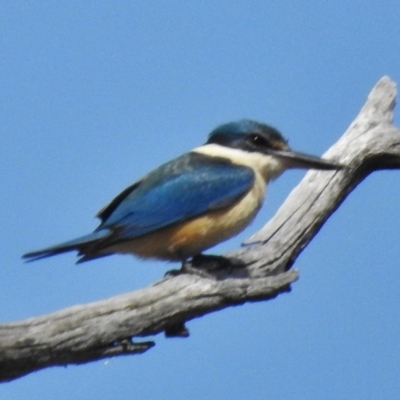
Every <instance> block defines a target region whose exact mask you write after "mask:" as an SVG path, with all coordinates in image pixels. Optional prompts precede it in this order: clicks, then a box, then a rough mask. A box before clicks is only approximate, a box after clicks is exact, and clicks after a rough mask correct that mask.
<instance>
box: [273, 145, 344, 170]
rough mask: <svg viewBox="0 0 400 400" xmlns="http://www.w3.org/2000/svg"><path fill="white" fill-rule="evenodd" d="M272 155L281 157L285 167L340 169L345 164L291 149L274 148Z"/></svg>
mask: <svg viewBox="0 0 400 400" xmlns="http://www.w3.org/2000/svg"><path fill="white" fill-rule="evenodd" d="M273 155H274V156H275V157H278V158H280V159H282V161H284V162H285V164H286V166H287V168H305V169H323V170H329V169H342V168H344V167H345V166H344V165H343V164H339V163H336V162H333V161H328V160H324V159H323V158H320V157H315V156H310V155H308V154H304V153H298V152H296V151H292V150H274V152H273Z"/></svg>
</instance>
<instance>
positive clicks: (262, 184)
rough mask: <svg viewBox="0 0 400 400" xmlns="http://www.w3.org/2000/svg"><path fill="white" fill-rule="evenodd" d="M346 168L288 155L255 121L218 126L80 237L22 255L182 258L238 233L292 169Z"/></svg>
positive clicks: (130, 190)
mask: <svg viewBox="0 0 400 400" xmlns="http://www.w3.org/2000/svg"><path fill="white" fill-rule="evenodd" d="M342 167H343V165H341V164H339V163H336V162H333V161H328V160H324V159H322V158H319V157H314V156H311V155H307V154H303V153H298V152H295V151H292V150H291V149H290V148H289V146H288V142H287V141H286V140H285V139H284V138H283V136H282V135H281V134H280V133H279V132H278V131H277V130H276V129H275V128H273V127H271V126H269V125H266V124H264V123H260V122H256V121H253V120H248V119H245V120H240V121H237V122H230V123H227V124H224V125H221V126H219V127H217V128H216V129H214V130H213V131H212V132H211V133H210V135H209V136H208V140H207V141H206V143H205V144H204V145H202V146H200V147H196V148H195V149H193V150H191V151H190V152H188V153H186V154H184V155H182V156H180V157H178V158H175V159H173V160H172V161H169V162H167V163H165V164H163V165H161V166H159V167H158V168H156V169H155V170H153V171H152V172H150V173H149V174H147V175H145V176H144V177H143V178H142V179H140V180H138V181H136V182H135V183H133V184H132V185H130V186H129V187H127V188H126V189H125V190H123V191H122V192H121V193H120V194H119V195H118V196H117V197H115V198H114V199H113V200H112V201H111V202H110V203H109V204H108V205H107V206H106V207H104V208H103V209H102V210H101V211H100V212H99V213H98V214H97V217H99V219H100V225H99V226H98V227H97V228H96V229H95V230H94V232H93V233H90V234H88V235H85V236H81V237H79V238H77V239H74V240H70V241H67V242H64V243H61V244H57V245H55V246H51V247H48V248H45V249H42V250H37V251H33V252H30V253H27V254H25V255H23V258H25V259H27V260H29V261H34V260H38V259H42V258H46V257H50V256H53V255H56V254H60V253H66V252H69V251H74V250H75V251H77V252H78V256H79V257H80V258H79V259H78V261H77V263H82V262H85V261H89V260H93V259H96V258H99V257H104V256H109V255H112V254H115V253H122V254H133V255H135V256H137V257H139V258H143V259H159V260H166V261H181V262H182V265H184V263H186V262H187V261H188V260H191V259H193V258H194V257H197V256H201V254H202V253H203V251H205V250H207V249H209V248H211V247H213V246H215V245H216V244H218V243H221V242H223V241H225V240H227V239H229V238H231V237H233V236H235V235H237V234H238V233H239V232H241V231H242V230H243V229H244V228H246V227H247V226H248V225H249V224H250V223H251V222H252V221H253V219H254V217H255V216H256V214H257V213H258V211H259V210H260V208H261V206H262V204H263V201H264V197H265V191H266V186H267V184H268V183H269V182H270V181H272V180H274V179H276V178H277V177H278V176H279V175H281V174H282V172H283V171H285V170H286V169H290V168H305V169H319V170H338V169H341V168H342Z"/></svg>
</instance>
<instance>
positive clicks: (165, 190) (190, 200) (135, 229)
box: [97, 153, 254, 241]
mask: <svg viewBox="0 0 400 400" xmlns="http://www.w3.org/2000/svg"><path fill="white" fill-rule="evenodd" d="M253 181H254V173H253V171H252V170H251V169H250V168H247V167H243V166H238V165H234V164H232V163H230V162H229V161H228V160H226V159H221V158H217V159H215V158H213V157H207V156H204V155H201V154H197V153H189V154H187V155H184V156H182V157H179V158H177V159H176V160H173V161H171V162H169V163H167V164H164V165H162V166H161V167H159V168H158V169H156V170H155V171H153V172H152V173H151V174H150V175H148V176H147V177H145V178H144V179H143V180H142V181H139V182H138V183H136V184H134V185H133V186H131V187H130V188H128V189H126V190H125V191H124V192H122V193H121V195H119V196H118V197H116V198H115V199H114V200H113V201H112V202H111V203H110V205H109V206H107V207H106V208H105V209H104V210H102V211H101V212H100V214H99V217H100V218H102V223H101V224H100V226H99V227H98V229H97V230H103V229H105V228H108V229H110V230H113V231H118V232H119V233H118V235H117V236H118V239H117V241H119V240H128V239H133V238H135V237H138V236H142V235H144V234H146V233H149V232H152V231H155V230H158V229H160V228H163V227H165V226H168V225H171V224H174V223H177V222H180V221H184V220H187V219H190V218H193V217H195V216H198V215H200V214H203V213H205V212H207V211H209V210H217V209H221V208H224V207H227V206H229V205H231V204H233V203H234V202H235V201H236V200H237V199H238V198H240V197H241V196H243V195H244V194H245V193H246V192H247V191H248V190H249V188H250V187H251V186H252V184H253ZM114 239H116V238H114Z"/></svg>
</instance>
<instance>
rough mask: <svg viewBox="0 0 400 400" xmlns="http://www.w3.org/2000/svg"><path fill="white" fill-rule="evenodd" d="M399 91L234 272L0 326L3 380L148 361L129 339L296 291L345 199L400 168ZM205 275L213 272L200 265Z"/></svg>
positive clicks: (374, 102)
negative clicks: (123, 360) (313, 245)
mask: <svg viewBox="0 0 400 400" xmlns="http://www.w3.org/2000/svg"><path fill="white" fill-rule="evenodd" d="M395 96H396V86H395V84H394V83H393V82H392V81H391V80H390V79H389V78H387V77H384V78H382V79H381V80H380V81H379V82H378V83H377V84H376V86H375V87H374V88H373V90H372V92H371V93H370V95H369V97H368V100H367V102H366V104H365V105H364V107H363V108H362V110H361V111H360V113H359V115H358V116H357V118H356V119H355V120H354V122H353V123H352V124H351V125H350V127H349V128H348V130H347V131H346V132H345V134H344V135H343V136H342V137H341V138H340V140H339V141H338V142H337V143H336V144H335V145H334V146H332V147H331V148H330V149H329V150H328V151H327V152H326V153H325V155H324V156H325V157H326V158H329V159H332V160H337V161H339V162H341V163H343V164H345V165H346V166H348V169H346V170H342V171H337V172H326V171H324V172H318V171H310V172H308V173H307V175H306V176H305V178H304V179H303V180H302V181H301V183H300V184H299V185H298V186H297V187H296V188H295V189H294V190H293V191H292V193H291V194H290V195H289V197H288V198H287V199H286V201H285V203H284V204H283V205H282V206H281V208H280V209H279V210H278V212H277V214H276V215H275V216H274V217H273V218H272V219H271V220H270V221H269V222H268V223H267V224H266V225H265V227H264V228H263V229H261V230H260V231H259V232H258V233H256V234H255V235H254V236H253V237H252V238H250V240H249V241H248V244H251V246H248V247H245V248H243V249H241V250H238V251H237V252H235V253H231V254H228V255H227V257H229V259H230V260H231V261H232V265H231V267H229V268H223V269H217V270H212V271H209V273H212V274H214V275H215V277H216V278H217V279H215V280H214V279H209V278H202V277H199V276H195V275H178V276H170V277H168V278H165V279H163V280H161V281H159V282H157V283H155V284H153V285H151V286H149V287H147V288H144V289H141V290H138V291H135V292H132V293H127V294H122V295H119V296H115V297H111V298H109V299H106V300H102V301H98V302H94V303H90V304H84V305H77V306H74V307H69V308H67V309H64V310H61V311H57V312H54V313H51V314H48V315H43V316H40V317H35V318H30V319H27V320H24V321H19V322H14V323H10V324H2V325H0V381H2V382H5V381H10V380H13V379H16V378H18V377H21V376H23V375H25V374H28V373H30V372H33V371H36V370H39V369H41V368H45V367H49V366H56V365H66V364H80V363H86V362H89V361H94V360H99V359H101V358H106V357H110V356H116V355H127V354H137V353H143V352H145V351H147V350H148V349H150V348H151V347H152V346H153V345H154V343H153V342H141V343H136V342H134V341H133V338H137V337H145V336H149V335H154V334H157V333H160V332H163V331H164V332H166V333H167V334H168V335H180V336H185V335H186V334H187V331H186V328H185V326H184V323H185V322H186V321H188V320H191V319H193V318H198V317H200V316H203V315H205V314H208V313H211V312H214V311H217V310H221V309H223V308H226V307H230V306H234V305H238V304H243V303H245V302H249V301H260V300H269V299H272V298H274V297H276V296H277V295H279V294H280V293H283V292H287V291H289V290H290V284H291V283H292V282H294V281H295V280H296V279H297V277H298V274H297V272H296V271H295V270H291V269H290V267H291V266H292V265H293V263H294V261H295V259H296V258H297V257H298V255H299V254H300V252H301V251H302V249H303V248H304V247H305V246H306V245H307V244H308V243H309V242H310V240H311V239H312V238H313V237H314V235H316V233H317V232H318V231H319V229H320V228H321V227H322V225H323V224H324V222H325V221H326V220H327V219H328V218H329V216H330V215H331V214H332V213H333V212H334V211H335V210H336V209H337V208H338V207H339V205H340V204H341V203H342V202H343V201H344V199H345V198H346V196H347V195H348V194H349V193H350V192H351V191H352V190H353V189H354V188H355V187H356V186H357V185H358V184H359V183H360V182H361V181H362V180H363V179H364V178H365V177H366V176H368V174H370V173H371V172H373V171H377V170H381V169H393V168H400V130H398V129H397V128H395V127H394V126H393V125H392V121H393V109H394V105H395ZM202 267H204V268H208V267H209V266H207V265H202Z"/></svg>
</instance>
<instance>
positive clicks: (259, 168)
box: [192, 143, 285, 182]
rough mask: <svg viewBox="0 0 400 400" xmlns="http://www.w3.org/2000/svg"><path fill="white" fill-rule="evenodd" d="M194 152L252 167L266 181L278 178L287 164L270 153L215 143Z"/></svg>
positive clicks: (197, 148) (198, 148)
mask: <svg viewBox="0 0 400 400" xmlns="http://www.w3.org/2000/svg"><path fill="white" fill-rule="evenodd" d="M192 152H193V153H200V154H204V155H206V156H209V157H222V158H226V159H227V160H229V161H230V162H231V163H232V164H236V165H243V166H246V167H250V168H251V169H253V170H254V172H255V173H256V174H259V175H261V176H262V178H263V179H264V181H265V182H269V181H271V180H273V179H276V178H277V177H278V176H279V175H280V174H281V173H282V172H283V171H284V170H285V166H284V164H283V163H282V162H280V160H278V159H276V158H274V157H271V156H269V155H265V154H261V153H256V152H248V151H244V150H240V149H232V148H229V147H225V146H221V145H219V144H215V143H211V144H205V145H204V146H200V147H196V148H195V149H193V150H192Z"/></svg>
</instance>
